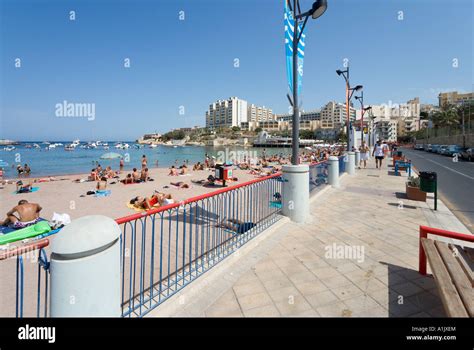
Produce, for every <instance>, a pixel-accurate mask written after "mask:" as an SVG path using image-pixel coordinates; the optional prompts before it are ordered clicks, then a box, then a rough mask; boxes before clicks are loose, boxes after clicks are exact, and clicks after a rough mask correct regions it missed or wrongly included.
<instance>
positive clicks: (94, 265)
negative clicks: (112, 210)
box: [51, 215, 121, 317]
mask: <svg viewBox="0 0 474 350" xmlns="http://www.w3.org/2000/svg"><path fill="white" fill-rule="evenodd" d="M51 250H52V253H51V317H120V316H121V306H120V303H121V299H120V227H119V226H118V225H117V223H116V222H115V221H114V220H112V219H111V218H109V217H107V216H102V215H90V216H84V217H82V218H79V219H77V220H74V221H72V222H71V223H70V224H69V225H67V226H66V227H64V228H63V229H62V230H61V232H60V233H59V234H58V235H57V236H56V237H55V239H54V240H53V242H52V246H51Z"/></svg>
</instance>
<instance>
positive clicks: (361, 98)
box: [355, 91, 372, 141]
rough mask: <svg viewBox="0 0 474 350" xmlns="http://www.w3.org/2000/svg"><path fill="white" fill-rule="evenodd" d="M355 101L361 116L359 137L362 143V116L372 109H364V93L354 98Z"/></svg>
mask: <svg viewBox="0 0 474 350" xmlns="http://www.w3.org/2000/svg"><path fill="white" fill-rule="evenodd" d="M355 99H356V100H358V101H359V102H360V108H361V116H360V135H361V141H364V114H365V112H366V111H368V110H370V109H372V107H370V106H368V107H364V91H361V92H360V96H355Z"/></svg>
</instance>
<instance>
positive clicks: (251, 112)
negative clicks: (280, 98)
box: [247, 103, 275, 122]
mask: <svg viewBox="0 0 474 350" xmlns="http://www.w3.org/2000/svg"><path fill="white" fill-rule="evenodd" d="M271 120H275V116H274V114H273V111H272V110H271V108H266V107H265V106H263V107H259V106H256V105H254V104H253V103H252V104H250V105H249V106H248V107H247V121H249V122H267V121H271Z"/></svg>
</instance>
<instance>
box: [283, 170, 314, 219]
mask: <svg viewBox="0 0 474 350" xmlns="http://www.w3.org/2000/svg"><path fill="white" fill-rule="evenodd" d="M282 173H283V174H282V178H283V186H282V187H283V189H282V204H283V206H282V207H283V208H282V213H283V215H285V216H287V217H289V218H290V219H291V221H294V222H300V223H302V222H305V221H306V220H307V219H308V217H309V166H308V165H303V164H300V165H284V166H283V167H282Z"/></svg>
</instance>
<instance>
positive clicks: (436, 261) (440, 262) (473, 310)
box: [421, 238, 474, 317]
mask: <svg viewBox="0 0 474 350" xmlns="http://www.w3.org/2000/svg"><path fill="white" fill-rule="evenodd" d="M421 244H422V246H423V250H424V252H425V254H426V257H427V258H428V262H429V264H430V267H431V271H432V273H433V277H434V279H435V281H436V284H437V286H438V291H439V296H440V298H441V301H442V303H443V306H444V310H445V311H446V314H447V315H448V316H449V317H474V273H473V268H474V250H473V249H472V248H462V247H460V246H454V245H452V244H448V243H444V242H441V241H435V240H432V239H428V238H421Z"/></svg>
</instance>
